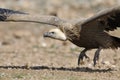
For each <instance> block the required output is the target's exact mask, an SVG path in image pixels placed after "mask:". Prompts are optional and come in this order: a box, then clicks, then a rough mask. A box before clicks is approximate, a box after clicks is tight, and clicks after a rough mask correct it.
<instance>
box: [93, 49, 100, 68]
mask: <svg viewBox="0 0 120 80" xmlns="http://www.w3.org/2000/svg"><path fill="white" fill-rule="evenodd" d="M101 49H102V48H101V47H99V48H98V49H97V50H96V52H95V55H94V59H93V62H94V66H95V65H96V61H98V60H99V55H100V51H101Z"/></svg>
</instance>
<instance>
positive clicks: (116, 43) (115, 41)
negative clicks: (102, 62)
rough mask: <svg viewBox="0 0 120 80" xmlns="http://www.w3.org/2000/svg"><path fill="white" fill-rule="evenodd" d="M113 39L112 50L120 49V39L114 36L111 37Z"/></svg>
mask: <svg viewBox="0 0 120 80" xmlns="http://www.w3.org/2000/svg"><path fill="white" fill-rule="evenodd" d="M111 37H112V39H113V46H114V48H119V47H120V38H118V37H115V36H111Z"/></svg>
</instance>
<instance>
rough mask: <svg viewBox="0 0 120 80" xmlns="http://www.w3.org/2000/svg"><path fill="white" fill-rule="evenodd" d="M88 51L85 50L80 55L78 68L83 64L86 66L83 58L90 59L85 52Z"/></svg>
mask: <svg viewBox="0 0 120 80" xmlns="http://www.w3.org/2000/svg"><path fill="white" fill-rule="evenodd" d="M87 50H88V49H84V50H83V51H82V52H81V53H80V54H79V57H78V66H79V65H80V64H81V65H82V64H85V63H84V61H83V58H84V57H85V58H89V57H88V56H87V55H86V54H85V52H86V51H87Z"/></svg>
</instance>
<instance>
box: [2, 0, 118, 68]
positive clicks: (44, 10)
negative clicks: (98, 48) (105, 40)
mask: <svg viewBox="0 0 120 80" xmlns="http://www.w3.org/2000/svg"><path fill="white" fill-rule="evenodd" d="M119 3H120V0H0V7H1V8H7V9H12V10H19V11H23V12H27V13H34V14H40V15H54V16H58V17H60V18H62V19H78V18H84V17H85V18H88V17H90V16H92V15H94V14H95V13H97V12H99V11H100V10H103V9H104V8H109V7H112V6H116V5H118V4H119ZM51 28H55V27H52V26H50V25H42V24H35V23H12V22H9V23H4V22H0V65H12V64H13V65H24V64H27V63H29V62H30V63H31V65H39V64H42V65H51V64H52V65H59V64H60V65H61V66H63V65H72V66H74V65H76V64H77V61H76V60H77V57H78V54H79V52H80V51H81V50H82V48H78V47H77V46H75V45H73V44H72V43H70V42H68V41H66V42H61V41H58V40H53V39H44V38H43V33H44V32H46V31H48V30H49V29H51ZM114 34H115V35H116V34H117V35H118V32H115V33H114ZM67 53H69V54H67ZM91 53H93V52H91ZM28 54H29V55H28ZM57 55H59V56H57ZM60 55H61V56H60ZM63 55H64V56H67V57H74V59H73V58H72V59H73V63H71V61H69V62H68V59H69V58H68V59H67V60H65V61H63V62H62V61H59V59H63V60H64V58H65V57H63ZM33 56H34V57H33ZM90 56H91V54H90ZM53 57H57V58H53ZM75 57H76V58H75ZM111 57H112V56H111ZM6 58H7V59H6ZM20 58H21V59H20ZM49 58H50V59H49ZM23 60H24V61H23ZM50 61H51V62H50ZM54 61H55V62H54Z"/></svg>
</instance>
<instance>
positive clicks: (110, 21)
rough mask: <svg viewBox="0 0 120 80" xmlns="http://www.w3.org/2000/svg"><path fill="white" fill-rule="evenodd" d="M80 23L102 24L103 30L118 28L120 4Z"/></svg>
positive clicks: (83, 24) (119, 23) (119, 24)
mask: <svg viewBox="0 0 120 80" xmlns="http://www.w3.org/2000/svg"><path fill="white" fill-rule="evenodd" d="M78 25H79V23H78ZM80 25H81V26H86V25H92V26H94V25H95V26H96V25H100V27H103V28H102V29H103V30H106V31H113V30H115V29H117V27H120V6H117V7H113V8H110V9H105V10H103V11H101V12H99V13H98V14H96V15H95V16H93V17H90V18H88V19H86V20H85V21H83V23H82V24H80Z"/></svg>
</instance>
